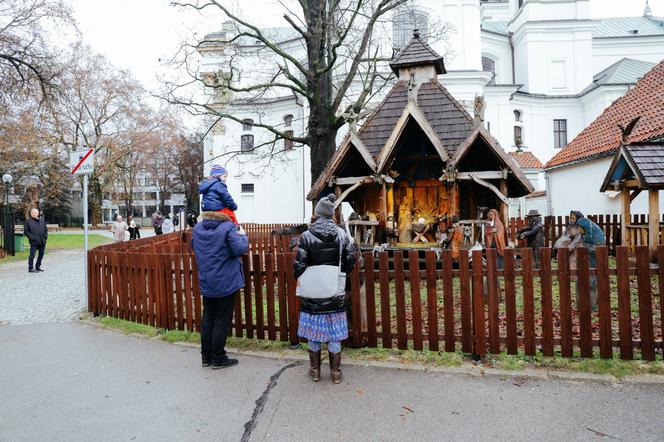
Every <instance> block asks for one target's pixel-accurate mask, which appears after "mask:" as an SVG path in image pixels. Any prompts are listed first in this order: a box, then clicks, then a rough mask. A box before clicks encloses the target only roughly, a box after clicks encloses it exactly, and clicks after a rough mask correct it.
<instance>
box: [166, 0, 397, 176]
mask: <svg viewBox="0 0 664 442" xmlns="http://www.w3.org/2000/svg"><path fill="white" fill-rule="evenodd" d="M405 3H406V0H299V1H298V2H297V3H295V4H293V2H290V3H289V4H288V5H287V4H286V3H284V2H280V4H281V5H282V7H283V18H284V20H285V22H286V23H287V24H288V26H290V27H291V28H292V31H293V34H294V35H295V36H296V38H297V40H298V41H300V42H301V44H302V45H303V51H302V53H303V54H304V56H303V57H298V56H297V55H295V54H293V53H291V52H290V51H289V50H287V49H285V48H284V47H283V45H281V44H280V41H279V40H278V39H277V38H276V37H275V36H272V35H270V34H269V33H268V32H266V31H264V30H262V29H261V28H260V27H259V26H257V25H255V24H253V23H251V22H250V21H249V20H246V19H244V18H242V17H241V16H240V15H239V14H237V13H235V12H233V11H232V10H231V8H229V7H228V6H227V2H223V1H217V0H198V1H190V2H180V1H173V2H171V4H173V5H175V6H180V7H185V8H194V9H197V10H200V11H204V10H210V9H212V10H216V11H218V12H222V13H223V14H224V15H225V16H226V17H227V18H228V19H229V20H230V21H232V24H233V25H232V28H233V32H231V33H230V34H232V35H231V37H230V38H225V39H222V40H223V41H222V42H220V41H219V40H220V39H219V38H216V37H215V36H214V35H212V36H211V37H212V38H208V39H200V40H198V41H196V42H195V44H192V45H186V46H184V47H183V48H182V51H181V52H180V55H181V56H182V57H176V58H175V60H177V63H179V64H180V66H182V67H183V68H184V69H185V70H186V71H187V72H188V73H189V74H190V78H189V79H188V80H187V81H182V82H175V81H173V82H168V83H167V84H166V93H165V94H164V98H165V99H166V100H168V102H170V103H173V104H178V105H182V106H184V107H186V108H187V109H188V110H189V111H190V112H191V113H193V114H195V115H205V116H208V117H211V120H212V124H213V125H214V124H216V123H218V122H219V121H220V120H223V119H226V120H232V121H235V122H238V123H242V118H241V117H240V116H238V115H236V114H235V113H233V112H232V111H229V108H228V107H227V106H220V105H219V103H218V101H219V100H218V99H217V100H216V101H217V102H216V103H215V100H214V99H208V100H200V99H199V100H197V99H195V98H193V96H192V95H191V94H190V93H186V92H185V91H187V90H188V89H189V88H190V87H191V86H192V85H195V84H198V85H201V84H202V85H205V86H207V87H212V88H214V90H215V93H216V95H217V98H218V97H219V96H222V97H224V96H225V97H232V99H233V102H244V103H251V102H252V100H253V101H254V102H260V101H261V100H262V99H266V98H270V97H274V96H279V95H284V94H290V95H294V96H296V97H299V98H300V99H304V100H305V101H306V104H307V108H308V115H307V125H306V130H305V132H304V133H303V134H302V135H301V136H295V135H294V134H293V133H292V132H289V131H286V130H285V129H284V127H280V126H279V125H275V124H270V123H268V122H266V121H262V120H260V119H259V121H254V122H253V126H254V127H257V128H261V129H263V130H265V131H267V132H269V133H270V134H271V135H272V139H271V140H269V141H268V142H266V143H264V145H267V146H268V148H269V153H270V154H271V155H273V154H275V153H277V152H279V147H278V146H279V145H280V144H279V143H277V141H279V140H282V139H287V140H290V141H291V142H293V143H298V144H306V145H308V146H310V147H311V176H312V180H316V178H317V177H318V176H319V175H320V173H321V172H322V171H323V169H324V168H325V166H326V164H327V162H328V160H329V158H330V157H331V156H332V154H333V153H334V150H335V147H336V135H337V132H338V130H339V129H340V128H341V127H342V126H343V125H344V124H345V123H346V122H347V121H352V120H354V119H357V118H358V116H361V114H362V112H363V110H364V109H365V106H366V104H367V103H368V102H369V101H370V100H371V99H372V98H373V97H374V96H375V95H376V94H377V93H378V92H379V91H380V90H381V89H382V88H383V87H384V86H385V85H386V84H388V83H389V82H390V81H391V80H392V76H391V73H390V72H389V69H384V68H385V62H386V61H387V60H388V59H389V58H390V56H391V55H392V53H391V48H390V49H389V54H386V51H385V48H384V47H383V48H381V45H380V39H377V38H376V37H375V36H374V30H375V29H376V28H377V26H378V25H379V24H380V23H381V21H383V20H384V19H385V17H386V16H387V14H388V13H389V12H390V11H393V10H394V9H395V8H398V7H400V6H401V5H403V4H405ZM289 5H292V7H289ZM247 40H249V41H251V42H255V43H256V44H257V45H258V46H260V48H261V50H264V51H266V52H267V54H268V56H267V57H262V58H261V60H260V66H252V69H251V70H252V71H254V72H258V71H260V70H263V71H265V72H263V74H265V73H267V72H269V75H268V76H267V77H266V76H265V75H255V76H254V77H255V78H252V79H251V81H249V84H248V83H247V81H240V79H239V78H238V73H239V72H240V71H241V68H239V67H238V66H237V63H238V62H240V61H241V60H242V59H243V58H244V57H246V56H247V54H246V53H242V45H241V44H240V43H242V42H243V41H245V42H246V41H247ZM220 44H221V47H220V48H219V53H220V54H223V59H224V60H225V61H224V62H223V63H224V66H223V68H222V71H221V72H200V71H199V70H198V69H196V68H193V67H192V66H193V63H192V60H191V54H192V52H195V51H197V50H201V49H205V48H214V47H217V46H219V45H220ZM254 50H255V49H254ZM246 74H247V73H246V72H245V75H246ZM249 76H250V77H251V74H249ZM227 101H228V100H227ZM260 147H263V145H258V146H255V148H260Z"/></svg>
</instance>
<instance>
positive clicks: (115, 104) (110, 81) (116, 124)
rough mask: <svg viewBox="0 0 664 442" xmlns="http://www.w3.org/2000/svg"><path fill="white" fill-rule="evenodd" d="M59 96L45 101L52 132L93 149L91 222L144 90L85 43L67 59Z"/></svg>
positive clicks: (97, 216)
mask: <svg viewBox="0 0 664 442" xmlns="http://www.w3.org/2000/svg"><path fill="white" fill-rule="evenodd" d="M65 64H66V69H64V70H63V73H62V80H61V84H62V85H63V86H62V87H63V93H62V97H61V98H60V99H59V100H58V101H57V102H55V103H52V104H49V109H50V112H51V126H52V127H51V128H50V132H51V133H52V134H53V136H55V137H57V140H58V142H59V143H60V144H61V145H62V146H63V147H64V149H65V150H66V151H74V150H78V149H83V148H91V149H95V151H96V154H95V155H96V166H95V172H94V173H93V174H92V175H91V177H90V211H91V213H92V223H95V224H97V223H100V222H101V221H102V220H101V207H102V201H103V193H104V191H105V190H110V189H111V188H112V186H113V185H114V180H115V178H116V176H115V170H114V167H115V166H116V165H117V163H116V162H115V159H116V158H117V157H118V155H120V154H121V153H123V146H124V145H125V144H126V142H127V138H128V137H127V134H126V132H127V130H128V128H130V127H131V123H130V121H129V120H131V118H132V117H131V115H132V114H134V115H135V114H136V112H135V108H136V107H137V106H139V105H140V101H141V99H142V97H143V96H144V95H145V92H144V91H143V88H142V87H141V85H140V84H139V83H138V82H137V81H136V80H135V79H134V78H132V77H131V75H129V73H128V72H126V71H124V70H118V69H115V68H114V67H113V66H112V65H111V63H110V62H109V61H108V60H107V59H106V58H105V57H103V56H101V55H98V54H94V53H93V52H92V51H91V50H90V49H89V48H88V47H87V46H84V45H76V46H74V47H73V48H72V50H71V54H70V55H69V56H68V57H67V59H66V60H65Z"/></svg>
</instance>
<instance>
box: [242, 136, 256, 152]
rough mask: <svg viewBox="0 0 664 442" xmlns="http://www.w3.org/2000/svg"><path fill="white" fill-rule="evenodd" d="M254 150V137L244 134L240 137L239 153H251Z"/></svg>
mask: <svg viewBox="0 0 664 442" xmlns="http://www.w3.org/2000/svg"><path fill="white" fill-rule="evenodd" d="M253 150H254V136H253V135H251V134H245V135H242V137H240V151H241V152H252V151H253Z"/></svg>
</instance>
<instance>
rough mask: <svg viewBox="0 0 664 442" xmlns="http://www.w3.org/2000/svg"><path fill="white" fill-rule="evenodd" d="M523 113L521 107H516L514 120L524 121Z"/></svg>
mask: <svg viewBox="0 0 664 442" xmlns="http://www.w3.org/2000/svg"><path fill="white" fill-rule="evenodd" d="M522 115H523V114H522V113H521V111H520V110H519V109H514V121H516V122H517V123H520V122H522V121H523V117H522Z"/></svg>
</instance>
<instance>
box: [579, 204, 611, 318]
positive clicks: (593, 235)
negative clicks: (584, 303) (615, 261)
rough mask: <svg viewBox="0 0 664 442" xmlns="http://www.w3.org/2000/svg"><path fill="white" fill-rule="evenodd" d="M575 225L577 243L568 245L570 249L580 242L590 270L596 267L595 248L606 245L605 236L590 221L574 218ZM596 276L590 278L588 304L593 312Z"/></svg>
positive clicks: (595, 298) (594, 308) (595, 300)
mask: <svg viewBox="0 0 664 442" xmlns="http://www.w3.org/2000/svg"><path fill="white" fill-rule="evenodd" d="M575 225H576V226H577V227H578V229H579V235H577V238H578V241H575V244H574V245H572V244H571V245H570V249H571V248H572V246H574V247H576V242H582V243H583V246H584V247H587V248H588V265H589V267H590V268H596V267H597V254H596V252H595V247H597V246H603V245H605V244H606V236H605V235H604V231H603V230H602V228H601V227H600V226H598V225H597V224H596V223H594V222H593V221H592V220H590V219H588V218H585V217H581V218H576V222H575ZM576 297H577V302H578V298H579V291H578V283H577V293H576ZM597 302H598V298H597V276H596V275H591V276H590V304H591V307H592V310H593V311H596V310H597Z"/></svg>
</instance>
